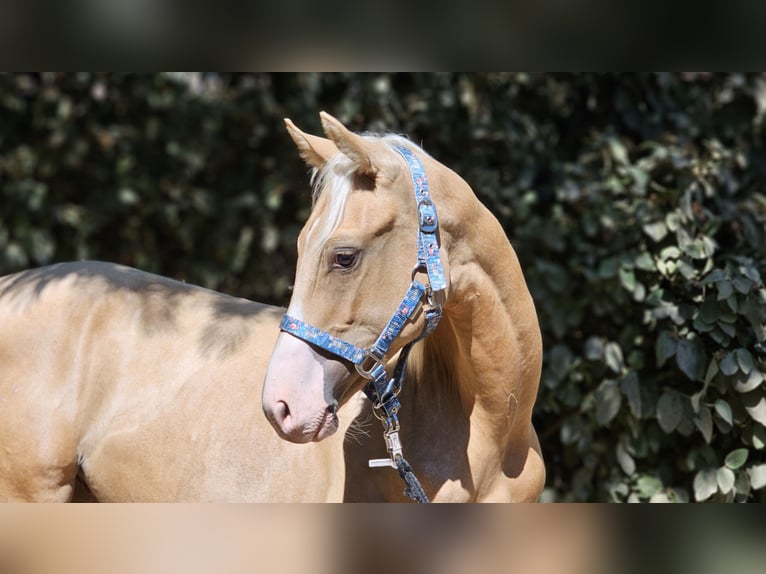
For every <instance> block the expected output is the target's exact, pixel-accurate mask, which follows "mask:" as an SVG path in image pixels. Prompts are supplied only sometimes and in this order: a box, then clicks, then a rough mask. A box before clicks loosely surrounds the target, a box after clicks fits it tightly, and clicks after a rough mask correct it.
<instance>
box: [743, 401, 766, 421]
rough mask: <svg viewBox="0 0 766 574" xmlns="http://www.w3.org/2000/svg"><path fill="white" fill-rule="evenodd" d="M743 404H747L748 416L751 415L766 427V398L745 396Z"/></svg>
mask: <svg viewBox="0 0 766 574" xmlns="http://www.w3.org/2000/svg"><path fill="white" fill-rule="evenodd" d="M742 402H743V403H744V404H745V410H746V411H747V414H749V415H750V417H751V418H752V419H753V420H754V421H758V422H759V423H761V424H762V425H763V426H766V397H764V396H761V397H760V398H759V397H750V396H749V395H744V398H743V401H742Z"/></svg>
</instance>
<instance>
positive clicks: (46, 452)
mask: <svg viewBox="0 0 766 574" xmlns="http://www.w3.org/2000/svg"><path fill="white" fill-rule="evenodd" d="M17 412H18V411H17ZM6 414H7V413H6ZM36 414H39V413H36ZM12 418H13V417H12V416H10V417H4V416H3V415H2V414H0V501H6V502H24V501H26V502H69V501H70V500H71V499H72V494H73V493H74V485H75V480H76V478H77V469H78V464H77V454H76V445H75V443H74V441H73V440H71V433H68V432H66V428H65V427H63V426H62V425H57V424H51V421H50V420H46V419H44V418H40V417H34V418H31V417H30V418H24V419H23V420H25V421H34V422H33V423H32V424H29V422H26V423H24V422H23V421H21V420H16V421H15V423H16V424H14V421H13V420H9V419H12ZM3 419H4V420H3ZM46 423H47V424H46Z"/></svg>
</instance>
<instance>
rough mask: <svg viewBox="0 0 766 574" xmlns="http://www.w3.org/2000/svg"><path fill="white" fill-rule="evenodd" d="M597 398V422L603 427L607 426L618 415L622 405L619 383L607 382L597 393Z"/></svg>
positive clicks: (600, 386) (602, 384)
mask: <svg viewBox="0 0 766 574" xmlns="http://www.w3.org/2000/svg"><path fill="white" fill-rule="evenodd" d="M595 398H596V421H597V422H598V424H600V425H601V426H606V425H607V424H609V422H610V421H611V420H612V419H613V418H614V417H615V416H616V415H617V413H618V412H619V410H620V405H622V395H620V389H619V388H618V386H617V381H613V380H606V381H604V382H603V383H601V385H599V387H598V389H596V393H595Z"/></svg>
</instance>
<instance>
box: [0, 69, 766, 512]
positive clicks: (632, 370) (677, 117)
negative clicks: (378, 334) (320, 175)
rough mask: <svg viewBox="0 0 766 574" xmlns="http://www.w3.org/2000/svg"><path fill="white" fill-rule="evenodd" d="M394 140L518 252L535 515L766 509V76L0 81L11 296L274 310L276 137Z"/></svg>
mask: <svg viewBox="0 0 766 574" xmlns="http://www.w3.org/2000/svg"><path fill="white" fill-rule="evenodd" d="M320 110H326V111H328V112H329V113H331V114H333V115H335V116H336V117H338V118H339V119H340V120H341V121H343V122H344V123H346V125H348V126H349V127H350V128H352V129H354V130H356V131H386V132H396V133H402V134H405V135H407V136H409V137H410V138H411V139H412V140H413V141H415V142H416V143H418V144H421V145H423V147H424V148H425V150H426V151H427V152H428V153H430V154H431V155H433V156H434V157H435V158H436V159H438V160H439V161H441V162H442V163H444V164H445V165H447V166H449V167H451V168H452V169H454V170H455V171H457V172H458V173H459V174H460V175H462V176H463V177H464V178H465V179H466V180H467V181H468V183H469V184H470V185H471V186H472V188H473V189H474V191H475V192H476V193H477V195H478V196H479V198H480V199H481V200H482V201H483V202H484V203H485V204H486V205H487V206H488V207H489V209H490V210H491V211H492V212H493V213H494V214H495V215H496V216H497V218H498V219H499V220H500V222H501V223H502V225H503V227H504V229H505V230H506V232H507V234H508V237H509V239H510V240H511V242H512V244H513V245H514V247H515V248H516V250H517V252H518V254H519V257H520V259H521V263H522V266H523V269H524V271H525V274H526V277H527V281H528V283H529V286H530V289H531V291H532V294H533V297H534V298H535V301H536V305H537V311H538V315H539V318H540V324H541V327H542V330H543V337H544V344H545V353H544V361H545V363H544V372H543V379H542V383H541V387H540V394H539V398H538V402H537V406H536V411H535V418H534V422H535V425H536V428H537V430H538V433H539V435H540V438H541V441H542V448H543V454H544V456H545V459H546V466H547V471H548V482H547V487H546V490H545V493H544V496H543V499H544V500H546V501H695V500H700V501H702V500H711V501H763V500H764V498H766V489H764V486H766V457H765V456H764V447H765V446H766V385H765V384H764V376H765V374H766V347H765V346H764V341H765V340H766V290H765V289H764V284H763V274H764V269H765V268H766V267H765V265H764V264H765V263H766V189H765V187H764V183H765V182H766V148H765V147H764V146H765V144H766V141H764V136H765V132H764V114H766V75H764V74H736V73H727V74H717V73H716V74H713V73H672V74H671V73H662V74H595V73H583V74H522V73H481V74H458V73H433V74H424V73H342V74H321V73H295V74H268V73H252V74H220V73H215V74H213V73H167V74H147V75H121V74H118V75H115V74H85V73H83V74H57V73H50V74H5V75H2V76H0V274H5V273H10V272H13V271H17V270H20V269H24V268H27V267H33V266H38V265H43V264H47V263H52V262H56V261H64V260H72V259H85V258H87V259H102V260H108V261H115V262H119V263H124V264H127V265H131V266H135V267H138V268H140V269H144V270H147V271H152V272H156V273H160V274H163V275H167V276H170V277H174V278H177V279H182V280H185V281H189V282H192V283H197V284H201V285H204V286H206V287H210V288H213V289H217V290H221V291H224V292H226V293H230V294H233V295H238V296H243V297H247V298H250V299H255V300H259V301H264V302H268V303H272V304H277V305H284V304H286V303H287V301H288V300H289V289H288V288H289V286H290V285H291V283H292V280H293V271H294V266H295V257H296V253H295V240H296V237H297V234H298V231H299V229H300V228H301V226H302V223H303V222H304V221H305V219H306V217H307V215H308V211H309V209H310V190H309V184H308V175H307V173H306V168H305V167H304V165H303V163H302V162H301V160H300V159H299V158H298V155H297V153H296V152H295V149H294V146H293V143H292V141H291V140H290V138H289V137H288V135H287V133H286V132H285V130H284V126H283V123H282V118H284V117H290V118H291V119H292V120H293V121H295V123H296V124H297V125H298V126H299V127H301V128H302V129H303V130H305V131H307V132H310V133H316V134H321V128H320V124H319V116H318V112H319V111H320Z"/></svg>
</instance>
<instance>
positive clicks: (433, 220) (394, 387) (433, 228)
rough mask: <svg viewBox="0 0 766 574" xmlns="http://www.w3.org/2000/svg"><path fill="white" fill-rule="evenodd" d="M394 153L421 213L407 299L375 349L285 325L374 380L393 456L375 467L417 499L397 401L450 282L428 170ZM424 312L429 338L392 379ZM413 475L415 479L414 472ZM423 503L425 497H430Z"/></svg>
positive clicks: (287, 321) (370, 392)
mask: <svg viewBox="0 0 766 574" xmlns="http://www.w3.org/2000/svg"><path fill="white" fill-rule="evenodd" d="M394 148H395V149H396V151H398V152H399V153H400V154H401V155H402V157H403V158H404V160H405V161H406V162H407V166H408V167H409V170H410V175H411V176H412V183H413V187H414V189H415V200H416V203H417V210H418V255H417V263H416V265H415V267H414V269H413V272H412V276H413V279H412V284H411V285H410V287H409V289H408V290H407V293H406V294H405V295H404V297H403V298H402V302H401V303H400V304H399V307H398V308H397V310H396V312H395V313H394V314H393V316H392V317H391V319H390V320H389V321H388V324H387V325H386V327H385V328H384V329H383V331H382V332H381V334H380V336H379V337H378V338H377V340H376V341H375V343H373V344H372V346H370V347H368V348H360V347H357V346H356V345H354V344H353V343H349V342H348V341H344V340H343V339H339V338H338V337H335V336H334V335H331V334H330V333H328V332H327V331H322V330H321V329H318V328H316V327H313V326H311V325H308V324H306V323H304V322H303V321H301V320H300V319H296V318H295V317H291V316H289V315H285V316H284V318H283V319H282V323H281V325H280V329H281V330H282V331H284V332H286V333H289V334H290V335H293V336H295V337H298V338H299V339H303V340H304V341H307V342H309V343H311V344H312V345H316V346H317V347H320V348H322V349H324V350H326V351H329V352H330V353H332V354H334V355H337V356H339V357H341V358H342V359H345V360H347V361H349V362H351V363H353V364H354V365H355V366H356V370H357V371H358V372H359V374H360V375H362V376H363V377H364V378H366V379H369V380H370V381H369V383H367V385H366V386H365V388H364V392H365V394H366V395H367V397H368V398H369V399H370V400H371V401H372V404H373V407H374V411H373V412H375V414H376V416H377V417H378V418H379V419H380V420H381V421H382V422H383V428H384V437H385V439H386V446H387V449H388V452H389V454H390V459H382V460H372V461H370V466H392V467H394V468H397V469H398V470H399V474H401V475H402V478H405V480H406V481H407V483H408V489H409V490H410V492H413V491H415V494H417V489H418V488H420V490H421V492H422V487H420V484H419V483H417V479H414V475H412V478H413V480H414V482H415V483H416V484H411V483H410V480H408V478H406V477H405V474H404V471H403V470H402V468H403V467H406V468H409V465H408V464H407V462H406V461H405V460H404V459H403V457H402V447H401V444H400V442H399V434H398V431H399V419H398V417H397V412H398V411H399V407H400V403H399V400H398V399H397V398H396V397H397V395H398V394H399V392H400V391H401V388H402V383H403V382H404V370H405V366H406V364H407V358H408V357H409V353H410V350H411V349H412V346H413V345H414V344H415V343H416V342H418V341H420V340H421V339H422V338H424V337H426V336H427V335H429V334H430V333H431V332H433V330H434V329H435V328H436V325H437V324H438V323H439V320H440V319H441V315H442V303H443V299H444V294H445V289H446V280H445V278H444V268H443V267H442V263H441V259H440V258H439V242H438V239H437V232H438V230H439V221H438V218H437V215H436V206H434V204H433V202H432V201H431V196H430V193H429V190H428V179H427V178H426V172H425V169H424V168H423V164H422V163H421V161H420V160H419V159H418V157H417V156H416V155H415V154H414V153H413V152H412V151H411V150H410V149H408V148H406V147H404V146H394ZM418 271H424V272H425V273H426V274H427V276H428V283H429V284H428V285H427V286H425V285H423V284H421V283H420V282H418V281H416V280H415V274H416V273H417V272H418ZM424 303H425V306H424V305H423V304H424ZM421 309H424V314H425V318H426V324H425V327H424V328H423V332H422V333H421V334H420V335H419V336H418V337H417V338H416V339H415V340H414V341H411V342H409V343H407V344H406V345H405V346H404V347H403V348H402V350H401V352H400V353H399V360H398V362H397V364H396V368H395V369H394V375H393V377H391V378H390V379H389V378H388V375H387V373H386V368H385V363H386V353H388V350H389V349H390V347H391V345H392V344H393V342H394V340H395V339H396V338H397V337H398V336H399V334H400V333H401V331H402V329H403V328H404V325H405V324H406V322H407V321H408V320H411V319H413V318H414V317H415V316H416V314H417V313H418V312H419V311H420V310H421ZM380 411H382V413H381V414H379V413H380ZM409 472H410V474H411V469H410V470H409ZM405 492H406V491H405ZM422 497H425V494H424V493H423V494H422ZM413 498H416V499H417V498H418V497H417V496H413ZM425 501H427V498H426V499H425Z"/></svg>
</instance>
